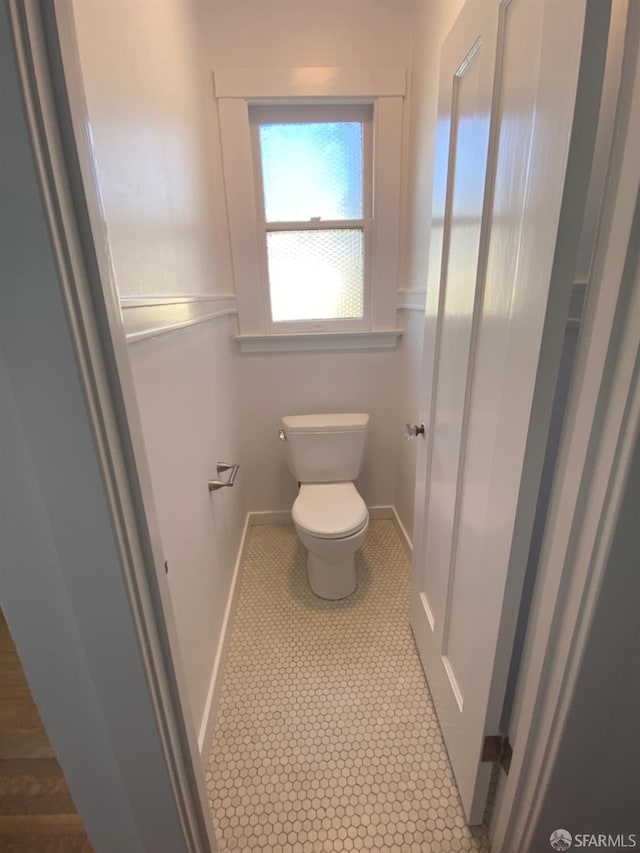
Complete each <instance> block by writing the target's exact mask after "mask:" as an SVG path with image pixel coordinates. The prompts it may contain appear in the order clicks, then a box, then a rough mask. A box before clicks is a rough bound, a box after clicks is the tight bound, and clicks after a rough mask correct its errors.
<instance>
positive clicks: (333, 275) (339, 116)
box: [249, 106, 372, 331]
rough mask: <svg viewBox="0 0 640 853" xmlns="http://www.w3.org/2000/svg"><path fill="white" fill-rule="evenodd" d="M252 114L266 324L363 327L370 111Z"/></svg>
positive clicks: (259, 110)
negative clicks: (264, 284) (268, 322)
mask: <svg viewBox="0 0 640 853" xmlns="http://www.w3.org/2000/svg"><path fill="white" fill-rule="evenodd" d="M249 115H250V121H251V130H252V148H253V159H254V175H255V176H256V185H257V186H256V192H257V200H256V208H257V212H258V243H259V252H260V256H261V272H262V278H263V281H264V282H265V283H266V285H267V286H266V288H265V290H266V292H267V294H268V303H269V304H268V306H267V309H268V316H269V320H270V325H271V327H272V328H273V330H274V331H282V330H286V331H292V330H295V331H305V330H310V331H318V330H323V331H324V330H353V329H361V328H367V327H368V325H369V314H370V302H371V300H370V292H371V287H370V268H371V259H370V254H371V249H370V246H371V222H372V219H371V212H372V211H371V204H372V198H371V172H372V169H371V165H372V151H371V148H372V145H371V107H367V106H346V107H345V106H338V107H305V106H296V107H252V108H251V109H250V113H249Z"/></svg>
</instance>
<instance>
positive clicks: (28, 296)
mask: <svg viewBox="0 0 640 853" xmlns="http://www.w3.org/2000/svg"><path fill="white" fill-rule="evenodd" d="M18 11H19V12H20V11H21V10H20V9H18ZM13 47H14V46H13V44H12V30H11V24H10V20H9V4H2V6H1V7H0V79H1V80H2V86H0V113H1V114H2V122H3V124H2V157H1V158H0V186H2V192H3V202H4V201H5V200H7V199H11V204H5V203H3V204H2V205H0V207H1V211H0V256H1V257H2V274H1V275H0V304H1V305H2V310H0V401H1V402H0V470H1V471H2V475H1V476H0V599H1V601H2V607H3V610H4V613H5V616H6V618H7V622H8V624H9V627H10V630H11V634H12V637H13V639H14V641H15V643H16V646H17V649H18V652H19V654H20V659H21V663H22V666H23V668H24V670H25V673H26V676H27V678H28V680H29V684H30V687H31V692H32V694H33V696H34V699H35V701H36V703H37V705H38V708H39V711H40V714H41V716H42V718H43V720H44V723H45V726H46V728H47V734H48V736H49V739H50V741H51V743H52V746H53V748H54V750H55V753H56V756H57V757H58V759H59V761H60V763H61V765H62V768H63V770H64V773H65V777H66V780H67V783H68V785H69V788H70V791H71V795H72V796H73V799H74V802H75V804H76V806H77V808H78V810H79V812H80V815H81V817H82V821H83V824H84V826H85V828H86V830H87V832H88V833H89V835H90V837H91V841H92V843H93V846H94V848H95V849H96V850H105V851H107V850H112V851H116V850H119V851H125V850H126V851H128V853H143V851H148V850H153V851H157V853H186V851H187V849H192V848H191V846H190V845H188V844H187V842H186V839H185V830H184V826H183V825H182V821H181V815H180V813H179V809H178V808H176V801H175V788H174V785H173V781H174V780H173V779H172V771H171V768H169V767H168V766H167V761H166V755H165V746H166V744H165V743H164V742H163V732H162V731H161V726H160V725H159V721H158V718H157V713H156V702H155V697H154V696H153V690H152V689H150V682H149V680H148V679H147V672H146V668H147V666H148V662H145V660H144V651H143V649H142V648H141V644H140V641H139V631H138V630H137V627H136V624H135V617H134V614H133V612H132V608H131V603H130V599H131V591H130V590H129V589H128V588H127V582H126V580H125V572H124V567H123V564H124V563H125V562H126V561H127V558H126V556H125V554H124V548H123V547H122V541H121V539H120V533H121V532H122V529H120V531H118V530H116V527H114V514H115V512H114V503H115V502H114V500H113V497H112V495H111V496H110V494H109V489H110V486H112V485H113V482H114V476H113V470H112V471H111V476H112V479H111V484H109V483H107V482H105V478H104V477H103V471H104V466H106V462H105V461H104V457H103V456H102V455H101V452H100V451H99V450H98V448H97V446H96V432H97V431H99V430H96V429H95V426H96V423H95V422H96V420H97V416H96V415H95V413H92V411H91V406H90V403H89V402H88V400H87V395H86V393H85V392H86V390H87V386H89V384H90V382H89V380H87V381H86V385H85V386H83V384H82V383H81V381H80V373H81V368H80V365H79V363H78V359H77V357H76V352H75V349H74V343H73V341H72V336H71V333H70V327H69V316H68V315H69V312H68V310H67V305H66V304H65V299H64V298H63V295H62V294H63V293H64V292H65V291H66V289H67V288H68V287H69V284H70V279H71V280H72V279H73V276H69V277H65V278H64V281H63V271H62V270H61V268H60V266H59V262H60V256H61V255H64V251H63V249H62V248H58V251H57V252H56V251H55V249H54V246H56V245H57V246H58V247H59V245H60V244H59V243H58V242H57V241H56V243H54V237H53V236H52V234H51V231H50V229H49V226H50V224H51V220H52V219H53V220H55V221H56V223H57V222H58V220H57V216H56V217H54V216H53V215H52V214H51V211H49V210H47V209H46V205H45V202H44V200H43V192H42V186H41V183H40V181H39V175H38V169H37V164H36V157H35V154H34V152H33V149H32V144H31V143H32V139H31V138H30V135H29V129H28V127H27V122H26V117H25V109H24V103H23V100H22V92H21V90H20V83H19V75H18V69H17V61H16V58H15V53H14V49H13ZM38 58H39V59H42V55H41V54H38ZM39 67H42V66H39ZM29 82H31V81H29ZM57 174H60V173H59V171H58V173H57ZM5 193H6V195H5ZM56 214H57V210H56ZM67 221H68V220H67ZM56 237H58V238H59V237H60V235H59V233H58V234H56ZM66 248H67V246H66V245H64V249H66ZM65 261H66V258H63V260H62V267H63V269H64V268H65ZM70 267H71V264H66V269H64V272H65V273H68V271H69V268H70ZM75 269H76V270H77V269H78V268H77V267H76V268H75ZM99 361H100V356H99V354H98V355H97V357H96V358H95V359H94V360H93V363H94V364H95V362H98V363H99ZM85 370H86V364H85ZM91 393H93V395H94V397H93V399H94V402H95V399H96V396H95V391H94V389H93V388H92V392H91ZM102 399H104V397H103V398H102ZM105 415H106V420H107V422H109V419H110V413H109V411H108V407H107V410H106V411H105ZM114 444H116V442H114ZM117 455H118V454H117V453H115V454H114V456H115V460H114V458H113V457H112V461H115V465H114V468H116V469H117V468H118V459H117ZM107 479H109V478H108V477H107ZM122 497H123V502H124V503H126V501H127V500H128V499H129V498H130V495H129V494H128V493H127V494H123V495H122ZM116 526H117V525H116ZM131 544H132V551H133V552H135V551H136V548H137V547H139V546H138V543H137V542H136V541H135V537H134V541H132V543H131ZM134 559H135V557H134ZM153 630H154V629H153V626H152V625H150V626H149V634H150V635H151V636H153ZM164 734H165V735H166V732H165V733H164ZM4 837H5V845H3V846H5V849H7V845H6V841H7V837H6V835H5V836H4ZM33 844H34V846H35V847H40V849H42V846H44V844H42V845H39V844H38V843H37V842H34V843H33ZM59 844H60V845H61V846H64V841H63V840H62V837H60V841H59ZM8 846H10V847H11V846H13V845H11V844H10V842H9V845H8ZM19 846H23V849H24V846H27V847H28V846H31V845H30V844H29V842H28V841H26V836H25V841H24V842H23V844H19ZM32 849H33V847H32Z"/></svg>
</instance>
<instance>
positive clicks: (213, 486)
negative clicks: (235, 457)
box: [209, 462, 240, 492]
mask: <svg viewBox="0 0 640 853" xmlns="http://www.w3.org/2000/svg"><path fill="white" fill-rule="evenodd" d="M239 469H240V466H239V465H234V464H233V463H231V462H218V464H217V466H216V470H217V472H218V474H224V472H225V471H231V473H230V474H229V479H228V480H209V491H210V492H215V491H217V490H218V489H223V488H224V487H225V486H233V484H234V483H235V481H236V476H237V474H238V470H239Z"/></svg>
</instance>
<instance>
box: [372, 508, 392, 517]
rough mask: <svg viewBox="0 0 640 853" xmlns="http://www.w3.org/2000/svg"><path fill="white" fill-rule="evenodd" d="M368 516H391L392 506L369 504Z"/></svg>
mask: <svg viewBox="0 0 640 853" xmlns="http://www.w3.org/2000/svg"><path fill="white" fill-rule="evenodd" d="M369 518H372V519H376V518H393V507H392V506H370V507H369Z"/></svg>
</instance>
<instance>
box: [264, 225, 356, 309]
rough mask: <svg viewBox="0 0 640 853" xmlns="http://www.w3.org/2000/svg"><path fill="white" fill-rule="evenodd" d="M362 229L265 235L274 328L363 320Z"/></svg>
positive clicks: (279, 232) (285, 232)
mask: <svg viewBox="0 0 640 853" xmlns="http://www.w3.org/2000/svg"><path fill="white" fill-rule="evenodd" d="M362 237H363V234H362V230H361V229H351V228H350V229H347V230H340V231H338V230H336V231H272V232H270V233H268V234H267V256H268V259H269V287H270V291H271V316H272V317H273V321H274V323H281V322H286V321H295V320H340V319H346V318H358V317H362V316H363V315H364V274H363V268H364V261H363V240H362Z"/></svg>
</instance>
